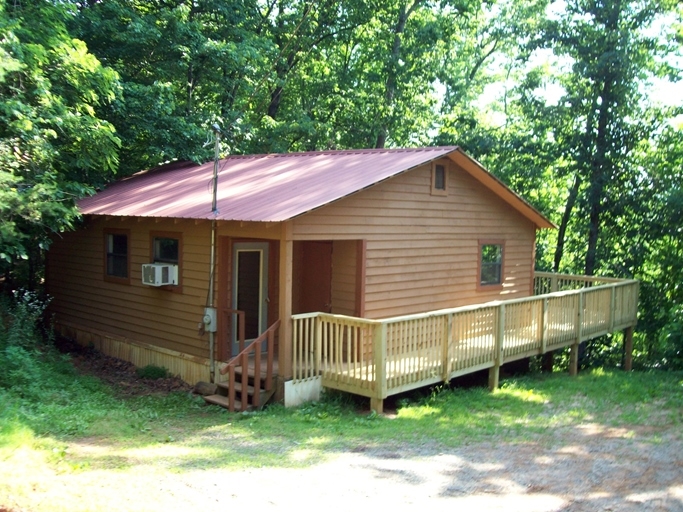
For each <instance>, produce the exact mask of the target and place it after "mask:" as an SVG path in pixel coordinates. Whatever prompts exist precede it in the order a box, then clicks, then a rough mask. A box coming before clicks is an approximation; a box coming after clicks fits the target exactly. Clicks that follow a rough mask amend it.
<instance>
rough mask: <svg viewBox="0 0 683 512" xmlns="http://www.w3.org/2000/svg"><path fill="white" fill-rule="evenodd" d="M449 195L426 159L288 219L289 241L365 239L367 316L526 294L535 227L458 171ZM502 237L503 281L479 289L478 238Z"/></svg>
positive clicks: (452, 169)
mask: <svg viewBox="0 0 683 512" xmlns="http://www.w3.org/2000/svg"><path fill="white" fill-rule="evenodd" d="M444 163H445V164H446V165H447V166H448V169H449V171H448V195H447V196H434V195H431V194H430V191H431V166H429V165H425V166H422V167H420V168H418V169H415V170H413V171H410V172H407V173H405V174H402V175H400V176H397V177H395V178H392V179H390V180H387V181H385V182H384V183H380V184H378V185H376V186H374V187H372V188H370V189H367V190H364V191H361V192H359V193H357V194H355V195H353V196H349V197H347V198H344V199H342V200H340V201H337V202H336V203H333V204H331V205H328V206H326V207H323V208H321V209H319V210H316V211H314V212H311V213H309V214H307V215H304V216H301V217H299V218H297V219H294V221H293V237H294V239H295V240H312V239H325V240H338V239H347V240H359V239H365V240H366V244H367V250H366V280H365V304H364V306H365V315H364V316H365V317H367V318H382V317H388V316H395V315H403V314H410V313H418V312H421V311H430V310H435V309H440V308H447V307H448V308H452V307H457V306H461V305H467V304H476V303H482V302H487V301H491V300H497V299H512V298H516V297H524V296H528V295H530V294H531V290H532V279H533V276H532V266H533V254H534V243H535V233H536V232H535V226H534V225H533V224H532V223H531V222H530V221H528V220H527V219H525V218H524V217H522V216H521V215H520V214H519V213H518V212H516V211H515V210H514V209H512V208H511V207H510V206H508V205H507V204H505V203H503V202H502V201H500V200H497V197H496V196H495V195H493V194H492V193H491V192H490V191H489V190H488V189H486V188H485V187H484V186H483V185H481V184H480V183H479V182H478V181H476V180H475V179H474V178H472V177H471V176H470V175H469V174H467V173H466V172H464V171H462V170H461V169H459V168H458V167H457V166H456V165H455V164H453V163H452V162H446V161H444ZM480 240H497V241H501V242H503V243H504V268H503V272H504V282H503V285H502V286H492V287H478V286H477V285H478V280H479V276H478V259H479V241H480Z"/></svg>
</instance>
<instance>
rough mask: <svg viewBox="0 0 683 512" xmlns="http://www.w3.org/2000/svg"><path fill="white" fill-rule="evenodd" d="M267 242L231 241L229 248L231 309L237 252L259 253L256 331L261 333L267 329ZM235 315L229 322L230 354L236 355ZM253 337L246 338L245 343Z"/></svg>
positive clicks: (236, 283)
mask: <svg viewBox="0 0 683 512" xmlns="http://www.w3.org/2000/svg"><path fill="white" fill-rule="evenodd" d="M269 249H270V244H269V242H265V241H264V242H255V241H254V242H233V244H232V248H231V256H232V258H231V259H232V268H231V269H230V271H231V277H232V278H231V283H232V290H231V293H230V304H231V305H232V306H231V307H232V309H238V307H237V294H238V291H239V290H238V288H239V274H238V265H239V253H240V252H258V253H259V254H260V265H259V275H258V280H259V319H258V333H259V335H261V334H262V333H264V332H265V331H266V329H268V302H269V298H268V267H269ZM235 317H236V315H233V321H232V322H230V324H231V326H232V328H231V329H230V330H231V332H230V348H231V352H232V356H233V357H234V356H235V355H237V351H238V350H239V341H238V339H237V321H236V320H237V319H236V318H235ZM253 339H255V338H251V339H246V340H245V344H246V343H248V342H249V341H251V340H253Z"/></svg>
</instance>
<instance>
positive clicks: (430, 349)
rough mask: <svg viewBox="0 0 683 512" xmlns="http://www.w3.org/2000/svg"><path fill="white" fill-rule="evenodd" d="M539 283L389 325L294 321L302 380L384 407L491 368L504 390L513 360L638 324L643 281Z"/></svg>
mask: <svg viewBox="0 0 683 512" xmlns="http://www.w3.org/2000/svg"><path fill="white" fill-rule="evenodd" d="M534 285H535V286H534V290H535V291H536V293H537V295H535V296H532V297H525V298H521V299H513V300H507V301H496V302H490V303H486V304H479V305H473V306H465V307H459V308H452V309H445V310H439V311H431V312H427V313H420V314H415V315H406V316H400V317H393V318H385V319H381V320H368V319H362V318H354V317H347V316H342V315H331V314H326V313H309V314H305V315H294V316H293V317H292V320H293V348H294V364H293V369H294V381H295V382H299V381H303V380H307V379H311V378H318V377H321V378H322V385H323V386H324V387H328V388H334V389H340V390H343V391H349V392H352V393H355V394H359V395H363V396H369V397H371V398H372V399H374V400H376V401H377V400H378V401H380V402H379V403H380V404H381V400H383V399H384V398H386V397H387V396H389V395H393V394H397V393H400V392H403V391H407V390H410V389H414V388H417V387H422V386H427V385H430V384H434V383H437V382H441V381H448V380H450V379H452V378H454V377H457V376H459V375H464V374H467V373H471V372H474V371H478V370H482V369H486V368H492V369H495V375H494V377H495V382H494V384H493V385H497V379H498V368H499V367H500V365H502V364H504V363H506V362H509V361H514V360H517V359H522V358H525V357H529V356H532V355H538V354H543V353H546V352H550V351H553V350H556V349H558V348H562V347H566V346H570V345H572V346H578V343H580V342H583V341H586V340H588V339H592V338H595V337H598V336H601V335H603V334H607V333H610V332H614V331H616V330H621V329H628V328H632V327H633V326H634V325H635V323H636V318H637V304H638V282H637V281H632V280H619V279H609V278H599V277H586V276H571V275H558V274H549V273H537V274H536V276H535V283H534ZM550 290H553V291H552V292H551V291H550ZM376 403H377V402H376ZM380 408H381V405H380Z"/></svg>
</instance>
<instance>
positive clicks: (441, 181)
mask: <svg viewBox="0 0 683 512" xmlns="http://www.w3.org/2000/svg"><path fill="white" fill-rule="evenodd" d="M447 180H448V169H447V168H446V166H445V165H444V164H437V163H434V164H432V195H433V196H445V195H447V194H448V181H447Z"/></svg>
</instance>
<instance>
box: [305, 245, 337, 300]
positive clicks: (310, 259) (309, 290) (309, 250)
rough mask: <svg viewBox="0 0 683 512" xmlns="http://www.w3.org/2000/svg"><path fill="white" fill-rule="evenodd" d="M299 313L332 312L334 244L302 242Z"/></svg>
mask: <svg viewBox="0 0 683 512" xmlns="http://www.w3.org/2000/svg"><path fill="white" fill-rule="evenodd" d="M299 275H300V276H301V281H300V287H301V288H300V292H299V307H298V308H297V310H298V311H297V313H311V312H313V311H321V312H323V313H330V312H331V311H332V242H302V256H301V272H300V274H299Z"/></svg>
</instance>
